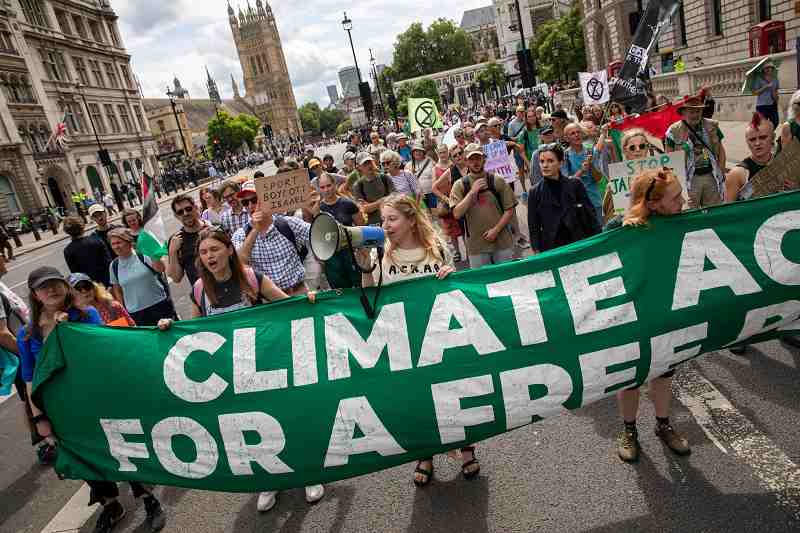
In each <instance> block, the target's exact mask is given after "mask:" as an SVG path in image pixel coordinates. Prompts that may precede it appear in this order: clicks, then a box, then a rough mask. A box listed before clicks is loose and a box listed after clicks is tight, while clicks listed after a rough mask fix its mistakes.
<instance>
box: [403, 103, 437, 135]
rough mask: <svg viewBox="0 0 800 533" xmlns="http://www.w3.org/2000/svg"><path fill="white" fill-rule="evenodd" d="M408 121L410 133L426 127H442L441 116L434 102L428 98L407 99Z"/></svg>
mask: <svg viewBox="0 0 800 533" xmlns="http://www.w3.org/2000/svg"><path fill="white" fill-rule="evenodd" d="M408 122H409V124H410V128H411V129H410V131H411V133H415V132H418V131H420V130H424V129H426V128H442V127H443V125H442V116H441V115H440V114H439V110H438V109H437V108H436V102H434V101H433V100H431V99H430V98H409V99H408Z"/></svg>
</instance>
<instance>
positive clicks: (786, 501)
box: [674, 368, 800, 521]
mask: <svg viewBox="0 0 800 533" xmlns="http://www.w3.org/2000/svg"><path fill="white" fill-rule="evenodd" d="M674 380H675V383H676V385H677V386H678V387H677V396H678V399H679V400H680V402H681V403H682V404H683V405H685V406H686V408H687V409H689V411H690V412H691V413H692V415H693V416H694V418H695V420H697V423H698V424H699V425H700V427H701V428H702V429H703V431H704V432H705V433H706V435H707V436H708V438H709V439H711V441H712V442H713V443H714V444H715V445H716V446H717V447H718V448H719V449H720V450H722V451H723V452H724V453H727V452H726V451H725V448H724V446H723V444H722V443H723V442H724V443H726V444H727V445H728V447H729V448H730V449H731V451H732V452H733V454H734V455H735V456H736V457H737V458H738V459H740V460H741V461H742V462H744V463H745V464H747V465H748V466H749V467H750V468H751V469H752V470H753V473H754V474H755V475H756V477H757V478H758V482H759V484H760V485H761V486H762V487H763V488H765V489H766V490H767V491H769V492H770V493H772V494H774V495H775V498H776V499H777V500H778V504H779V505H780V506H781V507H783V508H784V509H785V510H786V511H787V512H788V513H789V514H790V515H791V516H792V517H793V518H794V519H795V520H797V521H800V467H798V466H797V465H796V464H795V463H794V462H793V461H792V460H791V459H790V458H789V456H787V455H786V454H785V453H784V452H783V451H782V450H781V449H780V448H778V446H776V445H775V443H773V442H772V440H771V439H770V438H769V437H768V436H767V435H765V434H764V433H762V432H761V431H759V430H758V429H757V428H756V427H755V426H754V425H753V423H752V422H750V421H749V420H748V419H747V417H745V416H744V415H743V414H742V413H740V412H739V411H738V410H737V409H736V408H735V407H734V406H733V404H731V402H730V401H728V399H727V398H725V396H724V395H723V394H722V393H721V392H720V391H719V390H718V389H717V388H716V387H715V386H714V385H713V384H712V383H711V382H710V381H708V380H707V379H706V378H704V377H703V376H701V375H700V373H699V372H698V371H697V370H694V369H693V368H684V369H681V371H680V372H678V373H677V374H676V375H675V378H674Z"/></svg>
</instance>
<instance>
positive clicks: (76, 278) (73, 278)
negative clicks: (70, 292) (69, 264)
mask: <svg viewBox="0 0 800 533" xmlns="http://www.w3.org/2000/svg"><path fill="white" fill-rule="evenodd" d="M81 281H88V282H89V283H92V278H90V277H89V276H87V275H86V274H83V273H82V272H76V273H75V274H70V276H69V277H68V278H67V283H69V286H70V287H72V288H73V289H74V288H75V285H77V284H78V283H80V282H81Z"/></svg>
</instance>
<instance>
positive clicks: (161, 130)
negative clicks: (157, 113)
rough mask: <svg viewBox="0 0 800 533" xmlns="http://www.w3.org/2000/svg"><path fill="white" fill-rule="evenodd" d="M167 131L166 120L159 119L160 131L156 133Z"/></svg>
mask: <svg viewBox="0 0 800 533" xmlns="http://www.w3.org/2000/svg"><path fill="white" fill-rule="evenodd" d="M165 131H167V127H166V125H165V124H164V121H163V120H159V121H158V131H157V132H156V133H164V132H165Z"/></svg>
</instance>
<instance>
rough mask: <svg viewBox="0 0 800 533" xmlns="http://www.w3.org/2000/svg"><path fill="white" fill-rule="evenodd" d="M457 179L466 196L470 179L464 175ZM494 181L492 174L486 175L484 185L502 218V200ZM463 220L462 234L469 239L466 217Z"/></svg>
mask: <svg viewBox="0 0 800 533" xmlns="http://www.w3.org/2000/svg"><path fill="white" fill-rule="evenodd" d="M459 179H460V180H461V182H462V183H463V185H464V195H466V194H467V192H468V191H469V189H470V187H472V183H471V182H470V179H469V174H465V175H463V176H461V178H459ZM494 179H495V175H494V174H487V175H486V185H487V189H488V190H489V191H490V192H491V193H492V195H493V196H494V199H495V200H496V201H497V210H498V211H500V216H502V215H503V214H504V213H505V211H504V210H503V199H502V198H501V197H500V193H499V192H497V188H496V187H495V185H496V184H495V182H494ZM463 220H464V232H465V233H466V234H467V237H469V228H468V227H467V217H466V216H465V217H463Z"/></svg>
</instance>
